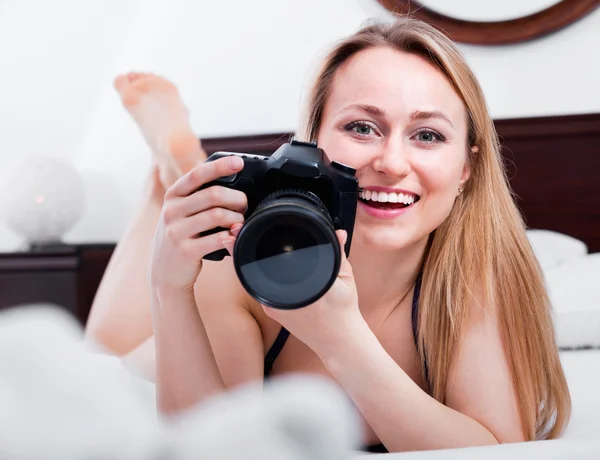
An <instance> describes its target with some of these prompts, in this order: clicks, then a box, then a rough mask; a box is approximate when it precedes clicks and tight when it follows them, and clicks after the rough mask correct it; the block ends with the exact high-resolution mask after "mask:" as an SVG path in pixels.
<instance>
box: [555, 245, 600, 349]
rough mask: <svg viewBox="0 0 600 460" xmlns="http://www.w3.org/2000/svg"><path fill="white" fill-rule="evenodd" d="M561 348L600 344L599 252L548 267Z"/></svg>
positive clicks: (598, 345) (599, 345)
mask: <svg viewBox="0 0 600 460" xmlns="http://www.w3.org/2000/svg"><path fill="white" fill-rule="evenodd" d="M544 274H545V277H546V286H547V288H548V291H549V294H550V297H551V299H552V303H553V306H554V312H555V327H556V334H557V339H558V345H559V347H560V348H562V349H566V348H583V347H595V348H598V347H600V253H594V254H589V255H587V256H584V257H579V258H576V259H573V260H569V261H567V262H564V263H562V264H561V265H558V266H555V267H554V268H550V269H548V270H545V273H544Z"/></svg>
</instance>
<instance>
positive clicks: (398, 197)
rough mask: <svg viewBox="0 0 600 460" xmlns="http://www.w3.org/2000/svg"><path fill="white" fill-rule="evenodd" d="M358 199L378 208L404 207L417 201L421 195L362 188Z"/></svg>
mask: <svg viewBox="0 0 600 460" xmlns="http://www.w3.org/2000/svg"><path fill="white" fill-rule="evenodd" d="M358 199H359V200H360V201H362V202H363V203H365V204H366V205H368V206H371V207H373V208H378V209H404V208H408V207H410V206H412V205H413V204H415V203H417V202H418V201H419V199H420V197H419V195H414V194H412V193H395V192H376V191H371V190H362V191H361V192H360V194H359V197H358Z"/></svg>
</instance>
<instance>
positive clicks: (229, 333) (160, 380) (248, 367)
mask: <svg viewBox="0 0 600 460" xmlns="http://www.w3.org/2000/svg"><path fill="white" fill-rule="evenodd" d="M234 276H235V273H234V270H233V265H232V263H231V259H230V258H228V259H226V260H224V261H222V262H216V263H215V262H213V263H205V266H204V267H203V270H202V273H201V275H200V277H199V279H198V282H197V283H196V287H195V293H196V294H195V296H194V293H192V292H186V293H181V291H179V292H173V293H170V292H167V293H164V294H162V298H161V297H159V295H160V294H159V295H157V296H156V297H155V302H156V304H154V305H153V309H154V311H155V312H156V316H155V341H156V383H157V387H156V390H157V398H158V406H159V410H161V411H162V412H165V413H170V412H176V411H179V410H181V409H185V408H187V407H190V406H192V405H194V404H196V403H198V402H201V401H204V400H205V399H207V398H210V397H211V396H213V395H215V394H218V393H220V392H223V391H225V390H226V389H228V388H231V387H233V386H235V385H237V384H241V383H245V382H248V381H252V380H260V379H262V373H263V355H262V353H263V343H262V336H261V332H260V328H259V326H258V323H257V322H256V320H255V319H254V317H253V316H252V315H251V314H250V312H249V310H248V309H247V308H245V306H244V301H245V300H244V299H245V293H244V292H242V291H241V286H237V284H238V283H237V282H236V281H237V279H234V278H233V277H234ZM196 299H197V300H196ZM196 302H197V304H196ZM163 312H168V313H163Z"/></svg>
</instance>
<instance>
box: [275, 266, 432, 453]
mask: <svg viewBox="0 0 600 460" xmlns="http://www.w3.org/2000/svg"><path fill="white" fill-rule="evenodd" d="M420 294H421V274H420V273H419V275H418V276H417V281H416V282H415V292H414V294H413V301H412V329H413V336H414V339H415V344H416V345H417V347H418V343H417V329H418V322H419V297H420ZM289 336H290V332H289V331H288V330H287V329H286V328H285V327H282V328H281V330H280V331H279V334H278V335H277V338H276V339H275V342H273V345H271V348H270V349H269V351H268V352H267V355H266V356H265V367H264V369H265V374H264V376H265V379H268V378H269V375H270V374H271V370H272V369H273V364H274V363H275V360H276V359H277V357H278V356H279V353H281V350H282V349H283V346H284V345H285V342H286V341H287V339H288V337H289ZM425 375H427V367H426V368H425ZM364 450H366V451H367V452H383V453H386V452H387V449H386V448H385V446H384V445H383V444H375V445H372V446H366V447H365V448H364Z"/></svg>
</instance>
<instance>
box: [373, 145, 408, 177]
mask: <svg viewBox="0 0 600 460" xmlns="http://www.w3.org/2000/svg"><path fill="white" fill-rule="evenodd" d="M373 169H374V170H375V171H376V172H379V173H382V174H385V175H388V176H396V177H398V176H406V175H407V174H408V173H409V171H410V169H411V166H410V158H409V152H408V151H407V149H406V147H405V146H404V145H402V141H401V140H400V139H394V138H392V137H389V138H388V139H387V140H386V142H385V143H384V144H383V145H382V147H381V150H380V151H379V152H378V154H377V155H376V156H375V158H374V159H373Z"/></svg>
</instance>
